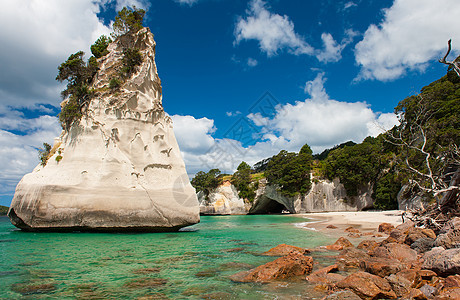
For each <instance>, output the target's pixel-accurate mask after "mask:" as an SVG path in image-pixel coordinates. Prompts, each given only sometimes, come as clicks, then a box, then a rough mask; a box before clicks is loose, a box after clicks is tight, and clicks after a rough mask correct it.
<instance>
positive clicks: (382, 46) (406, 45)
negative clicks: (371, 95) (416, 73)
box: [355, 0, 460, 81]
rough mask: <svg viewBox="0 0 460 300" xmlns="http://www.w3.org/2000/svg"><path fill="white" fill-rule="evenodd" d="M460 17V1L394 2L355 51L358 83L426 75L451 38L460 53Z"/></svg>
mask: <svg viewBox="0 0 460 300" xmlns="http://www.w3.org/2000/svg"><path fill="white" fill-rule="evenodd" d="M459 15H460V3H459V2H458V0H438V1H432V0H395V1H394V3H393V5H392V6H391V7H390V8H388V9H385V10H384V19H383V21H382V22H381V23H380V24H379V25H371V26H369V28H368V29H367V30H366V32H365V34H364V38H363V40H362V41H361V42H359V43H358V44H357V45H356V47H355V55H356V62H357V63H358V64H359V65H360V66H361V71H360V74H359V76H358V79H377V80H383V81H385V80H394V79H397V78H399V77H401V76H403V75H404V74H405V73H406V72H407V71H408V70H421V71H423V70H424V68H425V67H426V64H427V63H428V62H430V61H434V60H437V59H439V58H441V57H442V55H443V54H444V53H445V51H446V50H447V40H449V39H450V38H452V39H453V41H454V42H453V49H454V51H455V50H456V51H457V52H458V51H460V18H458V16H459ZM455 41H457V42H455Z"/></svg>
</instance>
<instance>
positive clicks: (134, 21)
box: [112, 6, 145, 37]
mask: <svg viewBox="0 0 460 300" xmlns="http://www.w3.org/2000/svg"><path fill="white" fill-rule="evenodd" d="M144 16H145V10H143V9H137V8H136V6H133V8H132V9H130V8H127V7H123V9H122V10H121V11H119V12H118V15H117V16H116V17H115V22H114V23H113V31H114V33H113V34H112V36H113V37H117V36H120V35H124V34H126V33H130V32H137V31H138V30H139V29H141V28H142V27H143V26H142V22H143V20H144Z"/></svg>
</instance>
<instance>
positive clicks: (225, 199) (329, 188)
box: [198, 179, 374, 215]
mask: <svg viewBox="0 0 460 300" xmlns="http://www.w3.org/2000/svg"><path fill="white" fill-rule="evenodd" d="M198 199H199V202H200V213H201V214H203V215H208V214H245V213H247V214H270V213H283V212H284V213H292V214H295V213H310V212H329V211H330V212H340V211H361V210H366V209H370V208H372V205H373V203H374V199H372V186H371V185H365V186H363V187H360V188H359V189H358V195H357V196H351V197H350V196H347V193H346V190H345V188H344V186H343V184H341V183H340V181H339V179H335V180H334V181H329V180H325V179H321V180H314V181H313V182H312V187H311V189H310V191H309V192H308V193H307V194H306V195H296V196H293V197H288V196H285V195H283V194H281V193H280V192H279V191H277V189H276V188H275V187H274V186H272V185H269V184H267V180H266V179H261V180H259V182H258V189H257V190H256V196H255V199H254V201H253V202H252V203H249V202H248V201H245V199H241V198H239V197H238V191H237V190H236V188H235V187H234V186H233V185H232V184H231V183H230V182H228V181H227V182H225V183H224V184H222V185H220V186H219V187H218V188H216V189H215V190H213V191H211V192H210V193H209V195H208V199H206V198H205V197H204V193H202V192H200V193H198ZM245 203H246V204H245Z"/></svg>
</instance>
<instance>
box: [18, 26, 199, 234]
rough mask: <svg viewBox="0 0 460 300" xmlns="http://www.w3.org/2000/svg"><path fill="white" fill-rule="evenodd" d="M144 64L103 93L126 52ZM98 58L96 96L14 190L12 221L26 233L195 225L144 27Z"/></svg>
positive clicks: (194, 205) (191, 195) (193, 202)
mask: <svg viewBox="0 0 460 300" xmlns="http://www.w3.org/2000/svg"><path fill="white" fill-rule="evenodd" d="M127 45H128V46H129V47H133V46H134V47H135V48H137V49H139V50H140V53H141V54H142V60H143V61H142V64H141V65H140V66H139V67H138V69H137V71H136V72H135V73H134V74H133V75H132V76H131V77H130V78H128V79H127V81H126V82H125V83H123V84H122V85H121V87H120V88H119V89H118V90H116V91H112V90H110V89H109V88H108V86H109V81H110V79H111V78H113V77H114V76H116V74H117V72H118V70H119V69H120V68H121V58H122V54H123V46H125V47H126V46H127ZM108 50H109V54H107V55H106V56H105V57H102V58H100V59H99V60H98V61H99V63H100V70H99V71H98V73H97V74H96V77H95V78H94V81H93V86H92V88H94V89H95V92H96V94H95V97H94V98H93V99H92V100H91V102H90V104H89V105H88V107H87V108H86V113H84V116H83V118H82V119H81V121H80V122H77V123H74V125H73V126H72V128H71V129H70V130H69V132H64V131H63V133H62V134H61V136H60V137H59V138H57V139H56V140H55V144H54V147H53V150H52V151H51V155H50V157H49V159H48V162H47V164H46V166H45V167H42V166H41V165H39V166H37V167H36V168H35V169H34V170H33V172H32V173H30V174H27V175H25V176H24V177H23V178H22V180H21V181H20V183H19V184H18V186H17V188H16V193H15V195H14V198H13V201H12V203H11V208H10V211H9V217H10V219H11V221H12V223H13V224H14V225H15V226H17V227H19V228H22V229H25V230H96V231H98V230H101V231H171V230H178V229H180V228H181V227H184V226H187V225H191V224H195V223H197V222H199V205H198V200H197V197H196V194H195V190H194V188H193V187H192V186H191V185H190V183H189V178H188V176H187V173H186V170H185V165H184V162H183V159H182V157H181V153H180V150H179V147H178V145H177V142H176V138H175V136H174V132H173V124H172V120H171V118H170V117H169V116H168V115H166V114H165V112H164V110H163V106H162V94H161V81H160V79H159V77H158V74H157V68H156V64H155V41H154V40H153V34H152V33H151V32H150V31H149V30H148V28H144V29H142V30H140V31H139V32H137V33H136V34H135V35H134V36H132V37H131V38H128V37H125V38H122V39H118V40H117V41H116V42H114V43H111V44H110V45H109V48H108Z"/></svg>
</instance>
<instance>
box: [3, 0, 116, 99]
mask: <svg viewBox="0 0 460 300" xmlns="http://www.w3.org/2000/svg"><path fill="white" fill-rule="evenodd" d="M99 10H100V6H99V4H98V3H97V2H95V1H92V0H66V1H61V0H47V1H40V0H29V1H18V0H5V1H2V9H1V10H0V27H1V28H3V29H4V30H0V40H1V41H2V47H0V65H1V66H2V72H0V99H1V101H2V103H3V104H10V105H14V106H30V105H33V104H34V103H50V104H53V105H57V104H58V102H59V91H60V90H61V87H62V86H61V85H59V84H58V83H57V82H56V81H55V80H54V78H55V76H56V74H57V66H58V65H59V64H60V63H61V62H63V61H64V60H65V59H66V58H67V57H68V56H69V55H70V54H71V53H75V52H77V51H78V50H84V51H85V52H87V53H89V46H90V45H91V44H92V43H93V42H94V41H95V40H96V39H97V38H98V37H99V36H100V35H102V34H108V33H109V32H110V29H109V28H108V27H107V26H105V25H104V24H103V23H102V22H101V21H100V20H99V19H98V17H97V13H98V12H99ZM12 26H13V27H14V30H12V29H11V28H12ZM8 28H10V29H8Z"/></svg>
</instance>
